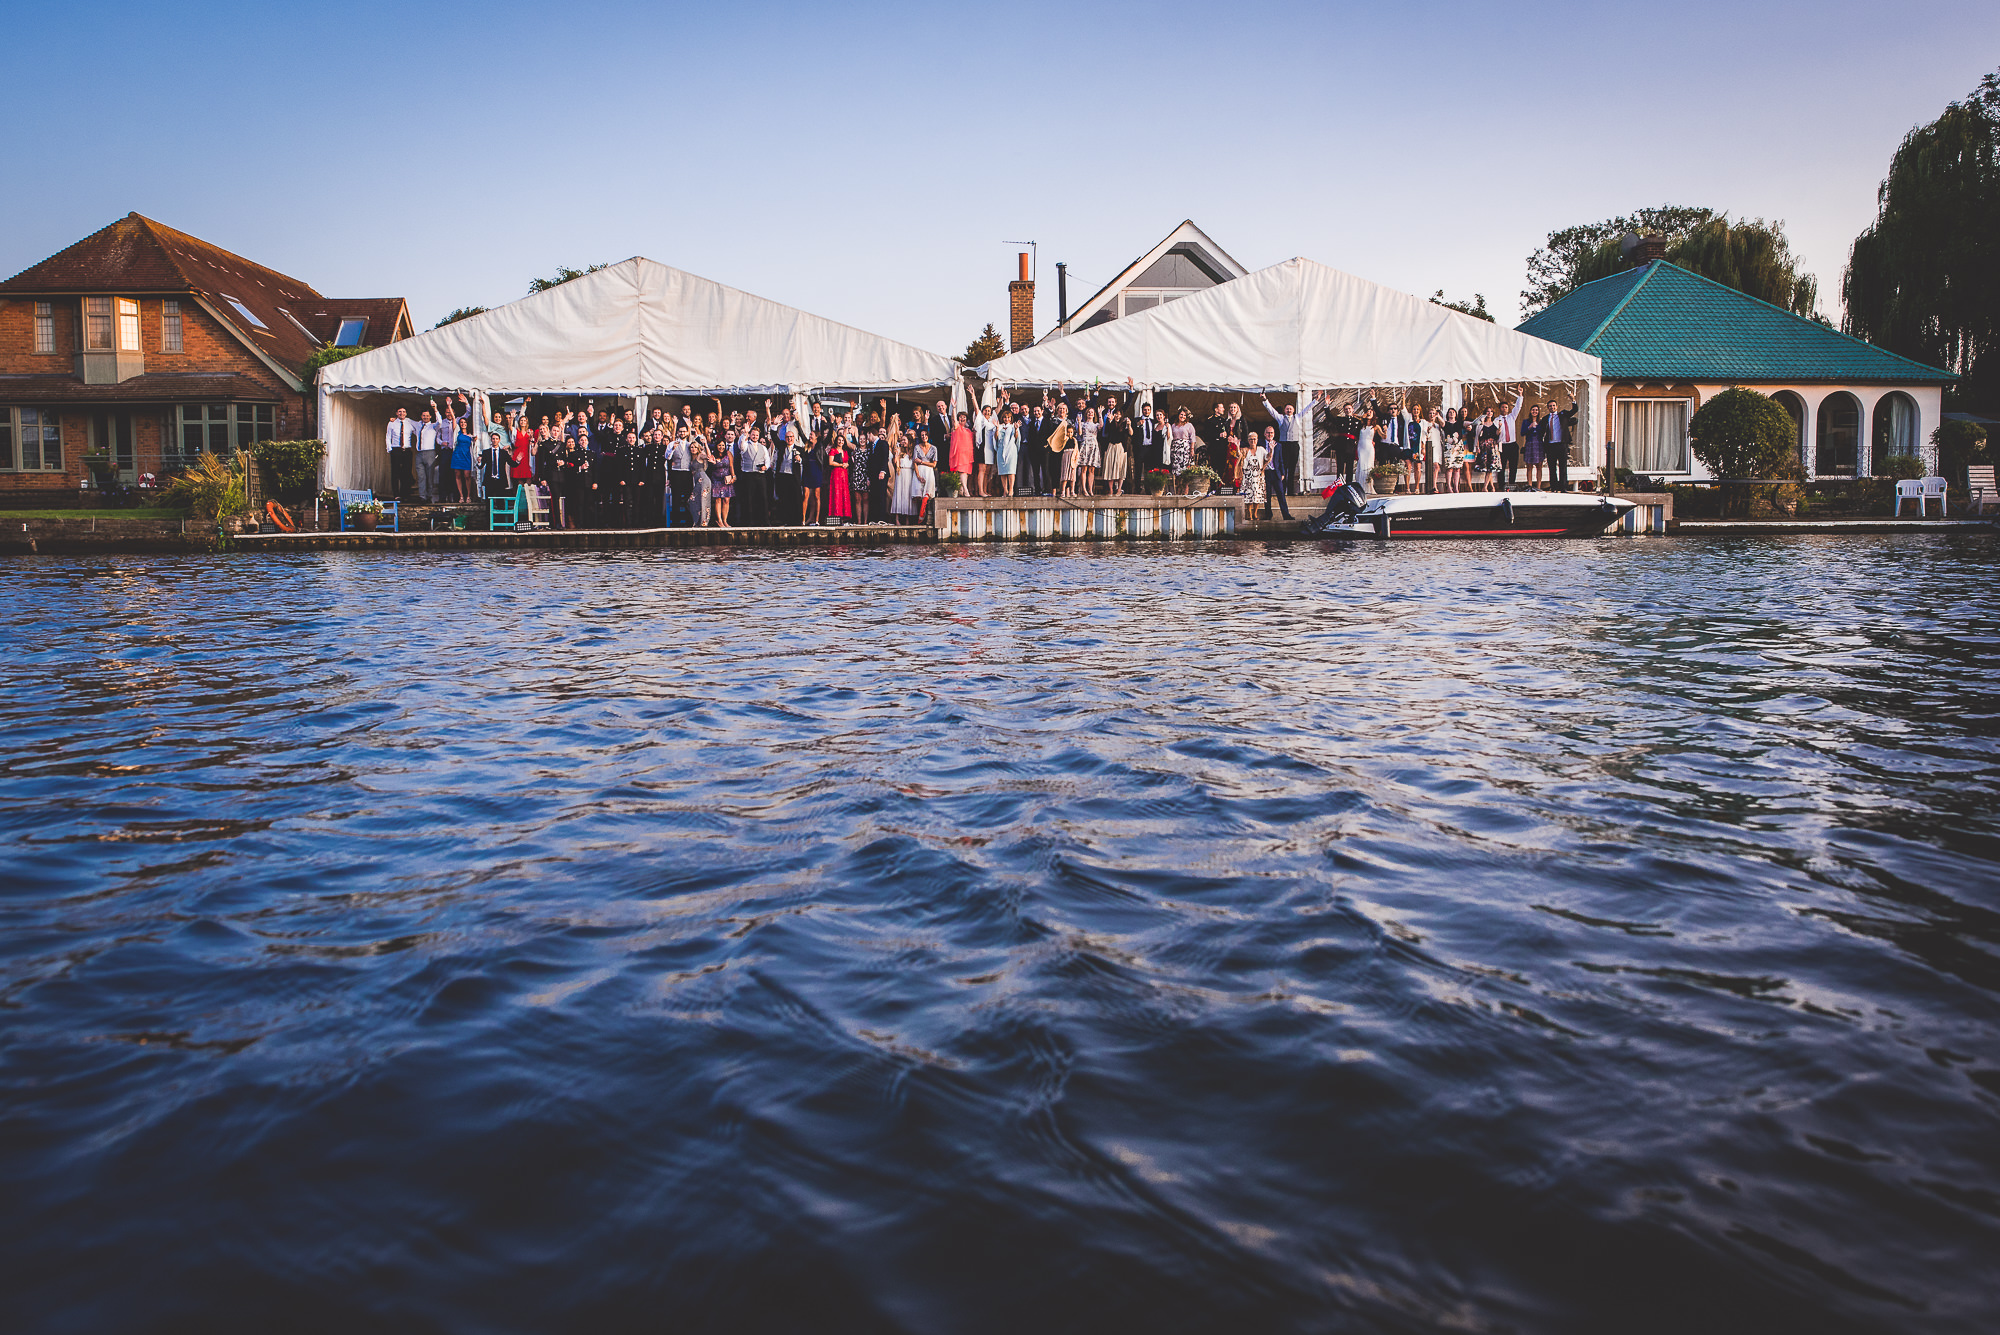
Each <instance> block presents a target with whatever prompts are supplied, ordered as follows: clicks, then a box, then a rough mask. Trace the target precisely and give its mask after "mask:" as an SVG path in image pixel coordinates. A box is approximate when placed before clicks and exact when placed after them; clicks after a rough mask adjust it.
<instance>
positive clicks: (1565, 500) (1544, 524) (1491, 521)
mask: <svg viewBox="0 0 2000 1335" xmlns="http://www.w3.org/2000/svg"><path fill="white" fill-rule="evenodd" d="M1631 508H1632V503H1631V502H1630V501H1626V500H1620V499H1618V498H1616V497H1610V496H1596V495H1577V494H1572V493H1567V492H1533V491H1530V492H1505V493H1500V494H1490V493H1479V492H1473V493H1463V492H1461V493H1458V494H1455V495H1446V496H1378V497H1376V498H1375V499H1374V500H1371V501H1369V502H1368V504H1367V505H1366V506H1364V507H1363V508H1362V510H1361V512H1360V513H1358V514H1354V515H1348V516H1342V517H1340V518H1337V519H1335V520H1333V521H1332V522H1329V523H1326V524H1320V525H1309V526H1308V528H1307V532H1308V533H1310V534H1312V535H1313V536H1317V537H1336V538H1376V539H1381V540H1385V541H1392V542H1393V541H1397V540H1401V539H1407V538H1587V537H1596V536H1598V535H1599V534H1601V533H1603V532H1604V531H1605V530H1606V529H1608V528H1610V527H1611V526H1612V525H1613V524H1615V523H1617V522H1618V520H1619V519H1620V518H1621V517H1623V515H1624V513H1625V512H1626V511H1627V510H1629V509H1631Z"/></svg>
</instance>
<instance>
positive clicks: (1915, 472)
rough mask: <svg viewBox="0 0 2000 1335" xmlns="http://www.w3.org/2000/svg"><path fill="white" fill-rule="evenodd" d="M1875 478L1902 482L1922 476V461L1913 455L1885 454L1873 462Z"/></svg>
mask: <svg viewBox="0 0 2000 1335" xmlns="http://www.w3.org/2000/svg"><path fill="white" fill-rule="evenodd" d="M1874 472H1875V476H1876V477H1886V478H1888V479H1889V480H1890V481H1892V482H1895V481H1902V480H1906V479H1908V478H1913V477H1922V476H1923V475H1924V461H1923V460H1922V459H1919V458H1918V457H1917V456H1916V455H1914V454H1885V455H1883V456H1882V457H1881V458H1880V459H1877V460H1876V461H1875V469H1874Z"/></svg>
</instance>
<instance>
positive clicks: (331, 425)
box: [319, 258, 958, 491]
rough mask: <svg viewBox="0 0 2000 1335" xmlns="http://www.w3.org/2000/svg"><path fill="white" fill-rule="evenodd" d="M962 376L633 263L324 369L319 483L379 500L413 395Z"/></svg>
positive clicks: (881, 342) (588, 392) (645, 392)
mask: <svg viewBox="0 0 2000 1335" xmlns="http://www.w3.org/2000/svg"><path fill="white" fill-rule="evenodd" d="M957 372H958V366H957V363H955V362H954V361H952V360H951V359H950V358H949V357H942V356H939V355H938V354H936V353H933V352H925V351H924V350H923V349H921V348H913V347H911V346H909V345H908V344H906V343H897V342H894V341H893V340H890V339H886V338H881V337H879V336H877V335H875V334H870V333H866V332H864V331H862V330H859V329H855V328H852V327H850V326H848V325H843V324H838V323H836V322H834V321H832V320H828V319H824V318H822V317H820V316H817V315H810V314H807V313H806V312H805V311H801V310H795V309H794V308H792V307H790V306H786V305H782V304H780V303H778V302H775V301H770V300H767V299H765V298H763V297H755V296H751V295H750V294H749V293H747V292H739V291H737V290H736V289H735V288H732V287H724V286H723V285H722V284H720V283H716V282H711V281H710V280H708V279H706V278H698V277H696V276H695V275H693V274H690V273H683V272H681V271H680V270H679V269H671V268H668V267H667V266H666V265H664V264H658V263H655V262H654V261H652V260H649V259H644V258H634V259H629V260H626V261H624V262H623V263H621V264H613V265H610V266H608V267H607V268H603V269H599V270H598V271H597V272H595V273H591V274H585V275H584V276H583V277H581V278H573V279H571V280H570V281H569V282H567V283H563V284H560V285H559V286H556V287H552V288H549V289H547V290H546V291H542V292H537V293H535V294H533V295H532V296H528V297H523V298H522V299H521V300H519V301H516V302H512V303H510V304H508V305H505V306H501V307H498V308H496V309H494V310H490V311H487V312H486V313H484V314H483V315H475V316H473V317H471V318H470V319H466V320H460V321H457V322H456V323H453V324H449V325H446V326H445V327H444V328H442V329H433V330H431V331H430V332H429V333H425V334H418V335H417V336H416V337H414V338H407V339H404V340H402V341H401V342H398V343H391V344H388V345H387V346H385V347H380V348H376V349H374V350H372V351H369V352H364V353H361V354H360V355H359V356H355V357H350V358H348V359H347V360H345V361H340V362H335V363H334V364H333V365H331V366H328V367H326V368H324V369H323V370H322V371H321V372H320V378H319V421H320V435H321V436H322V437H323V438H324V439H325V440H326V442H327V457H326V464H325V478H326V484H327V485H328V486H341V487H372V488H374V489H375V490H377V491H386V490H387V489H388V487H389V459H388V449H387V444H386V435H387V425H388V419H389V418H390V417H392V416H393V415H394V414H395V410H396V408H397V407H398V406H405V405H399V404H398V403H397V402H396V400H397V399H398V398H402V399H404V400H406V401H407V399H408V398H409V396H412V395H431V394H442V393H445V392H447V391H457V390H461V389H465V390H473V391H476V392H477V393H479V394H484V395H486V396H488V397H490V398H498V397H499V396H501V395H512V394H551V395H562V396H576V397H588V396H597V397H603V398H634V399H640V400H643V399H645V398H647V397H651V396H657V395H679V394H770V395H776V394H805V393H809V392H811V391H814V390H818V389H848V390H871V391H873V390H889V391H893V390H899V389H914V388H922V387H925V386H931V385H942V384H948V383H949V384H956V383H957V379H958V376H957Z"/></svg>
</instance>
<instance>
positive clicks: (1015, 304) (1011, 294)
mask: <svg viewBox="0 0 2000 1335" xmlns="http://www.w3.org/2000/svg"><path fill="white" fill-rule="evenodd" d="M1034 341H1035V280H1034V279H1032V278H1030V277H1028V252H1027V251H1025V250H1024V251H1022V252H1021V276H1020V277H1019V278H1017V279H1015V280H1014V281H1013V282H1011V283H1009V284H1007V351H1009V352H1019V351H1020V350H1021V349H1022V348H1025V347H1027V346H1028V345H1029V344H1030V343H1033V342H1034Z"/></svg>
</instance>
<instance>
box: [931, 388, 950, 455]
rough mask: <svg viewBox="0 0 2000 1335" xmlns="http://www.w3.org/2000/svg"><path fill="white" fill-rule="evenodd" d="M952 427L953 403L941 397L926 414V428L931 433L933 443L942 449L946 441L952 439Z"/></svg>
mask: <svg viewBox="0 0 2000 1335" xmlns="http://www.w3.org/2000/svg"><path fill="white" fill-rule="evenodd" d="M951 428H952V421H951V405H950V404H948V403H946V402H945V401H944V400H943V399H939V400H938V401H937V405H936V406H935V407H933V408H932V409H931V410H930V412H928V413H926V414H925V415H924V430H926V431H928V432H930V433H931V444H933V445H935V446H937V447H938V448H939V449H940V450H942V449H943V448H944V445H945V442H946V441H948V440H950V439H951Z"/></svg>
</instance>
